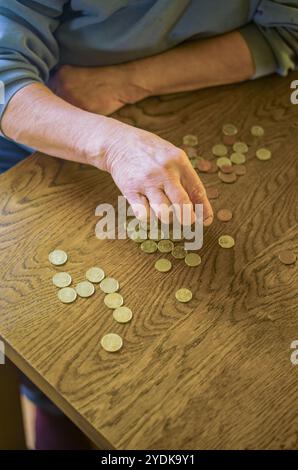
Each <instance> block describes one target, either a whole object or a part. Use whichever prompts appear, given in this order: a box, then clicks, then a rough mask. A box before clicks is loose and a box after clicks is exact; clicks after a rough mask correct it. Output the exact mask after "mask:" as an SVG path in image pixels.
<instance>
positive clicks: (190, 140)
mask: <svg viewBox="0 0 298 470" xmlns="http://www.w3.org/2000/svg"><path fill="white" fill-rule="evenodd" d="M198 143H199V141H198V138H197V136H196V135H193V134H188V135H185V136H184V137H183V145H187V146H189V147H195V146H196V145H198Z"/></svg>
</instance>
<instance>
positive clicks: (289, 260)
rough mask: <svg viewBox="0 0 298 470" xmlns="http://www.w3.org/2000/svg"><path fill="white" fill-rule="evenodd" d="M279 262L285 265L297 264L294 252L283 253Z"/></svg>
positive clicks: (286, 251)
mask: <svg viewBox="0 0 298 470" xmlns="http://www.w3.org/2000/svg"><path fill="white" fill-rule="evenodd" d="M278 258H279V261H280V262H281V263H283V264H294V263H295V262H296V255H295V253H294V252H293V251H289V250H285V251H281V252H280V253H279V255H278Z"/></svg>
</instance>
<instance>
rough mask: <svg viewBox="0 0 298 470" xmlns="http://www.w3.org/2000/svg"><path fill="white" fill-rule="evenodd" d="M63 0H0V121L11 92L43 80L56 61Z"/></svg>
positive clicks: (47, 76) (12, 93)
mask: <svg viewBox="0 0 298 470" xmlns="http://www.w3.org/2000/svg"><path fill="white" fill-rule="evenodd" d="M64 3H66V0H42V1H38V0H34V1H33V0H26V1H24V0H0V82H1V83H0V84H1V87H3V89H4V93H2V95H4V100H3V101H2V102H1V103H0V120H1V117H2V115H3V113H4V111H5V109H6V107H7V105H8V103H9V101H10V99H11V98H12V97H13V96H14V94H15V93H16V92H17V91H18V90H20V89H21V88H23V87H24V86H26V85H28V84H29V83H34V82H46V81H47V80H48V78H49V71H50V70H51V69H52V68H53V67H54V66H55V65H56V64H57V62H58V60H59V47H58V44H57V42H56V40H55V37H54V32H55V30H56V29H57V27H58V26H59V21H58V20H57V18H58V17H59V16H60V15H61V13H62V11H63V5H64Z"/></svg>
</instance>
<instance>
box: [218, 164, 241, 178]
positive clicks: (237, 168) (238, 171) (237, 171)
mask: <svg viewBox="0 0 298 470" xmlns="http://www.w3.org/2000/svg"><path fill="white" fill-rule="evenodd" d="M233 170H234V173H235V175H237V176H243V175H245V174H246V168H245V166H244V165H234V166H233ZM221 171H222V168H221Z"/></svg>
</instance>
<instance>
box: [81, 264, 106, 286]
mask: <svg viewBox="0 0 298 470" xmlns="http://www.w3.org/2000/svg"><path fill="white" fill-rule="evenodd" d="M104 277H105V273H104V270H103V269H101V268H97V267H96V266H93V267H92V268H89V269H88V271H87V272H86V278H87V279H88V281H90V282H93V283H94V284H96V283H98V282H100V281H102V280H103V278H104Z"/></svg>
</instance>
